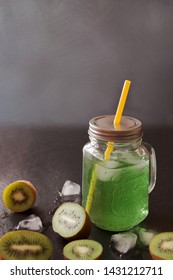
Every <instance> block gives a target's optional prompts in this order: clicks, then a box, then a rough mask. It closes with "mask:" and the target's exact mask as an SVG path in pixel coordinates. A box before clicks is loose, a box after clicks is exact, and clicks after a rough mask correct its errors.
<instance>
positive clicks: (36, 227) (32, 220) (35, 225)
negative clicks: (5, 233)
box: [15, 214, 43, 232]
mask: <svg viewBox="0 0 173 280" xmlns="http://www.w3.org/2000/svg"><path fill="white" fill-rule="evenodd" d="M15 229H16V230H20V229H26V230H32V231H38V232H42V231H43V225H42V221H41V219H40V217H38V216H36V215H34V214H32V215H30V216H28V217H27V218H26V219H24V220H22V221H20V222H19V224H18V225H17V226H16V227H15Z"/></svg>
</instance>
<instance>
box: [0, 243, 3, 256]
mask: <svg viewBox="0 0 173 280" xmlns="http://www.w3.org/2000/svg"><path fill="white" fill-rule="evenodd" d="M0 242H1V238H0ZM0 260H3V257H2V256H1V254H0Z"/></svg>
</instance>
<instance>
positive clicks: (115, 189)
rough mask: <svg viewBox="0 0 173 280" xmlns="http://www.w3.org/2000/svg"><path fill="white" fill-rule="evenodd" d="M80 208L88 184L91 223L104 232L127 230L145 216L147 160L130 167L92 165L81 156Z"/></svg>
mask: <svg viewBox="0 0 173 280" xmlns="http://www.w3.org/2000/svg"><path fill="white" fill-rule="evenodd" d="M83 165H84V169H85V172H84V176H83V186H85V190H84V192H83V206H84V207H85V206H86V202H87V197H88V192H89V188H90V186H91V180H92V183H93V184H94V193H93V197H92V204H91V209H90V217H91V220H92V221H93V223H94V224H95V225H96V226H98V227H100V228H102V229H105V230H112V231H116V230H117V231H121V230H126V229H129V228H131V227H133V226H134V225H137V224H138V223H140V222H141V221H142V220H144V218H145V217H146V216H147V215H148V186H149V160H148V159H146V160H143V162H142V163H141V161H139V163H136V164H131V165H129V163H125V162H124V163H121V164H120V165H119V166H116V165H115V163H114V161H104V162H99V161H98V160H94V161H92V164H91V162H90V160H89V159H88V157H87V154H86V155H84V162H83Z"/></svg>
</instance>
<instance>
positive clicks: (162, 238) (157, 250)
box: [149, 232, 173, 260]
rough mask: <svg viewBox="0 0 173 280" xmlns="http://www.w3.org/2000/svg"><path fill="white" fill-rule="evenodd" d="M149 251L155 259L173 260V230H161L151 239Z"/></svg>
mask: <svg viewBox="0 0 173 280" xmlns="http://www.w3.org/2000/svg"><path fill="white" fill-rule="evenodd" d="M149 252H150V254H151V257H152V259H154V260H173V232H161V233H158V234H156V235H155V236H154V237H153V238H152V239H151V241H150V244H149Z"/></svg>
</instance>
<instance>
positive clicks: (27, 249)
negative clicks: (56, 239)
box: [0, 230, 53, 260]
mask: <svg viewBox="0 0 173 280" xmlns="http://www.w3.org/2000/svg"><path fill="white" fill-rule="evenodd" d="M52 251H53V246H52V243H51V241H50V240H49V238H48V237H47V236H45V235H44V234H42V233H39V232H33V231H29V230H18V231H11V232H8V233H6V234H5V235H3V236H2V237H1V240H0V255H1V257H2V258H3V259H5V260H48V259H49V258H50V257H51V255H52Z"/></svg>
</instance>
